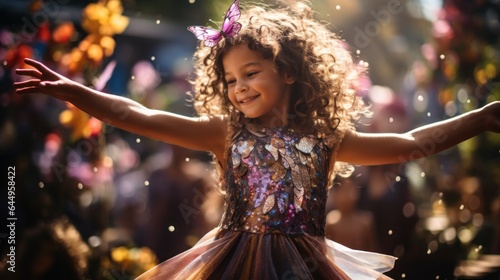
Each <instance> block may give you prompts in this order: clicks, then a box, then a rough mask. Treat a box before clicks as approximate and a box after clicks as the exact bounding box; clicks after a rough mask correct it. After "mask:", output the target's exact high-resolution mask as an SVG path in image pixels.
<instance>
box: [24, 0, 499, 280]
mask: <svg viewBox="0 0 500 280" xmlns="http://www.w3.org/2000/svg"><path fill="white" fill-rule="evenodd" d="M190 30H191V31H193V32H194V33H195V35H196V36H198V37H199V38H202V39H204V42H203V43H202V44H200V46H199V47H198V49H197V51H196V53H195V60H196V64H195V66H196V71H195V74H196V75H195V78H194V80H193V84H194V97H195V106H196V108H197V110H198V112H199V114H200V116H199V117H184V116H179V115H175V114H171V113H167V112H162V111H157V110H151V109H148V108H145V107H143V106H142V105H140V104H138V103H136V102H134V101H131V100H129V99H126V98H122V97H119V96H114V95H109V94H105V93H102V92H98V91H95V90H92V89H90V88H87V87H84V86H82V85H80V84H77V83H75V82H73V81H71V80H69V79H67V78H65V77H63V76H61V75H59V74H57V73H55V72H53V71H52V70H50V69H48V68H47V67H46V66H44V65H43V64H41V63H39V62H36V61H33V60H29V59H27V60H26V63H27V64H28V65H31V66H33V69H19V70H17V73H18V74H20V75H25V76H28V77H30V78H31V79H29V80H26V81H23V82H18V83H16V84H15V87H16V92H17V93H19V94H32V93H40V92H41V93H44V94H48V95H50V96H53V97H55V98H58V99H61V100H66V101H69V102H71V103H72V104H74V105H76V106H77V107H78V108H80V109H82V110H83V111H85V112H87V113H89V114H90V115H93V116H95V117H97V118H99V119H100V120H102V121H104V122H107V123H109V124H111V125H113V126H116V127H119V128H122V129H125V130H128V131H131V132H133V133H137V134H140V135H144V136H147V137H150V138H154V139H158V140H161V141H165V142H168V143H172V144H175V145H179V146H183V147H187V148H190V149H197V150H205V151H210V152H212V153H213V154H214V156H215V158H216V162H217V164H218V166H219V169H220V170H219V171H220V172H221V178H222V180H221V181H222V184H223V186H224V188H225V190H226V198H225V199H226V203H225V214H224V216H223V217H222V220H221V222H220V226H219V227H217V228H215V229H214V230H212V231H211V232H209V233H208V234H207V235H206V236H205V237H203V238H202V239H201V240H200V241H199V242H198V243H197V244H196V245H195V246H194V247H193V248H192V249H190V250H188V251H186V252H184V253H182V254H180V255H178V256H176V257H173V258H172V259H170V260H167V261H166V262H164V263H162V264H160V265H158V266H157V267H155V268H154V269H152V270H150V271H148V272H146V273H145V274H143V275H142V276H140V277H139V279H387V277H386V276H384V275H383V274H382V273H383V272H385V271H388V270H390V269H391V268H392V267H393V264H394V260H395V258H393V257H391V256H386V255H380V254H375V253H369V252H364V251H356V250H351V249H349V248H346V247H344V246H342V245H340V244H338V243H334V242H333V241H330V240H328V239H326V238H325V201H326V199H327V191H328V188H329V186H330V183H331V182H332V178H333V176H334V175H335V174H338V173H339V172H343V171H349V168H345V167H346V166H345V165H342V164H340V162H348V163H351V164H370V165H373V164H388V163H397V162H402V161H407V160H412V159H416V158H418V157H423V156H426V155H430V154H433V153H437V152H439V151H442V150H444V149H447V148H449V147H451V146H453V145H456V144H458V143H460V142H462V141H464V140H466V139H468V138H471V137H473V136H475V135H477V134H479V133H482V132H484V131H495V132H499V131H500V102H493V103H490V104H489V105H487V106H485V107H483V108H481V109H478V110H474V111H471V112H469V113H466V114H463V115H462V116H459V117H455V118H452V119H449V120H446V121H442V122H439V123H435V124H433V125H428V126H425V127H421V128H418V129H415V130H412V131H410V132H407V133H404V134H367V133H358V132H356V131H355V129H354V125H353V122H354V121H355V120H356V119H358V117H359V116H361V115H362V114H363V113H364V112H365V111H366V110H365V108H364V107H363V105H362V103H361V102H360V100H358V98H357V97H356V80H357V79H358V76H359V72H360V71H359V68H358V67H357V66H356V65H355V64H354V63H353V60H352V57H351V56H350V54H349V53H348V52H347V51H346V50H345V49H344V47H343V44H342V42H341V40H340V39H339V38H338V37H336V35H334V34H333V33H331V32H330V31H329V30H328V29H327V28H326V27H325V26H323V25H322V24H320V23H318V22H317V21H315V20H313V19H312V11H311V9H310V7H309V5H307V4H306V3H301V2H299V3H297V4H295V5H294V6H293V7H289V8H277V9H271V8H265V9H264V8H263V7H253V8H250V9H247V10H246V11H245V12H244V13H243V14H242V15H241V18H240V12H239V10H238V2H237V0H236V1H235V2H234V3H233V5H232V6H231V8H230V9H229V11H228V14H227V15H226V18H225V20H224V23H223V25H222V30H221V31H214V30H212V29H208V28H203V27H190Z"/></svg>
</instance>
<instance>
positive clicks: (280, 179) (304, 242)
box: [138, 125, 395, 280]
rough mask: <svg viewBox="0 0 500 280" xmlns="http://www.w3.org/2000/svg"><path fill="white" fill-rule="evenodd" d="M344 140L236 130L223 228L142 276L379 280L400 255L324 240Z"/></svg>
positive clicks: (282, 130) (285, 130)
mask: <svg viewBox="0 0 500 280" xmlns="http://www.w3.org/2000/svg"><path fill="white" fill-rule="evenodd" d="M340 138H341V137H340V136H338V137H325V138H319V137H317V136H315V135H311V134H306V133H298V132H294V131H293V130H292V129H288V128H284V127H277V128H272V129H257V128H255V127H253V126H251V125H246V126H244V127H243V128H242V129H241V130H240V131H238V132H237V133H235V135H234V137H233V141H232V144H231V145H230V150H229V154H228V158H227V167H226V171H225V183H226V198H225V211H224V213H225V214H224V216H223V217H222V219H221V223H220V225H219V227H217V228H215V229H214V230H212V231H210V232H209V233H207V234H206V235H205V236H204V237H203V238H202V239H201V240H200V241H199V242H198V243H197V244H196V245H195V246H194V247H193V248H191V249H190V250H188V251H185V252H183V253H181V254H179V255H177V256H175V257H173V258H171V259H169V260H167V261H165V262H163V263H161V264H159V265H158V266H156V267H155V268H153V269H151V270H149V271H148V272H146V273H144V274H143V275H141V276H140V277H139V278H138V279H182V280H185V279H259V280H261V279H356V280H358V279H377V277H379V276H380V275H381V273H382V272H385V271H388V270H390V269H391V268H392V267H393V265H394V260H395V258H394V257H391V256H387V255H381V254H377V253H371V252H365V251H358V250H352V249H349V248H347V247H345V246H342V245H340V244H338V243H335V242H333V241H331V240H328V239H326V238H325V221H326V213H325V203H326V200H327V193H328V188H327V182H328V178H329V166H330V163H331V162H332V161H331V160H330V157H331V155H332V154H334V151H335V147H336V145H338V144H339V142H340V140H341V139H340Z"/></svg>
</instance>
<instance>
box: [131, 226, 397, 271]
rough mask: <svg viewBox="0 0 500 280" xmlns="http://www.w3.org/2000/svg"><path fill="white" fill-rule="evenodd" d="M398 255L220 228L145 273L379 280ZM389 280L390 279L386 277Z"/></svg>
mask: <svg viewBox="0 0 500 280" xmlns="http://www.w3.org/2000/svg"><path fill="white" fill-rule="evenodd" d="M395 260H396V258H395V257H392V256H388V255H382V254H377V253H371V252H365V251H359V250H352V249H350V248H347V247H345V246H343V245H341V244H339V243H336V242H333V241H331V240H328V239H326V238H325V237H321V236H311V235H307V234H300V235H283V234H258V233H250V232H243V231H231V230H220V229H219V228H215V229H214V230H212V231H210V232H209V233H207V234H206V235H205V236H204V237H203V238H202V239H201V240H200V241H199V242H198V243H196V245H194V246H193V248H191V249H189V250H187V251H185V252H183V253H181V254H179V255H177V256H175V257H173V258H171V259H169V260H166V261H165V262H163V263H161V264H159V265H157V266H156V267H154V268H152V269H151V270H149V271H147V272H145V273H144V274H142V275H140V276H139V277H138V278H137V279H136V280H145V279H162V280H163V279H176V280H177V279H179V280H186V279H197V280H198V279H217V280H218V279H259V280H261V279H262V280H264V279H356V280H362V279H377V278H379V277H381V276H382V277H385V276H384V275H382V273H383V272H386V271H389V270H390V269H392V267H393V266H394V261H395ZM385 279H390V278H385Z"/></svg>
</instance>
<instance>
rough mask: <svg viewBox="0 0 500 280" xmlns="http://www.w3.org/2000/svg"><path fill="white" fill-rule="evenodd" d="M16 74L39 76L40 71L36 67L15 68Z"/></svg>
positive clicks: (40, 75) (40, 74)
mask: <svg viewBox="0 0 500 280" xmlns="http://www.w3.org/2000/svg"><path fill="white" fill-rule="evenodd" d="M16 74H18V75H24V76H32V77H35V78H41V77H42V72H40V71H38V70H37V69H16Z"/></svg>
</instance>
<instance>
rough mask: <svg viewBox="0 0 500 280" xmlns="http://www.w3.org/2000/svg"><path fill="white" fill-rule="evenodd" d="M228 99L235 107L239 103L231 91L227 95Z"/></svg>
mask: <svg viewBox="0 0 500 280" xmlns="http://www.w3.org/2000/svg"><path fill="white" fill-rule="evenodd" d="M227 97H228V98H229V101H231V103H232V104H233V105H234V106H236V103H237V102H236V96H235V94H234V93H233V92H232V91H231V90H230V91H228V93H227Z"/></svg>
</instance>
